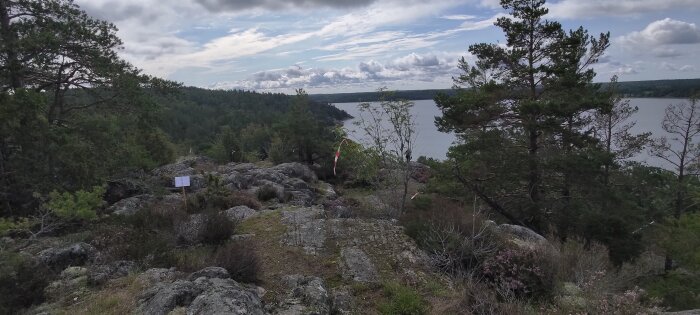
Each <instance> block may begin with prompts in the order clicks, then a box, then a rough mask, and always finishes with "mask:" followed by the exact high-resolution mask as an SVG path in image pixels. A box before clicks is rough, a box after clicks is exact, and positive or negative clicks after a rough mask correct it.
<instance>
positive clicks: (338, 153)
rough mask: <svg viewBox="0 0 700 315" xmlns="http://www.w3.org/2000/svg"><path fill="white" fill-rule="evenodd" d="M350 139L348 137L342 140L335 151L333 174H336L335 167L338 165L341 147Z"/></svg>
mask: <svg viewBox="0 0 700 315" xmlns="http://www.w3.org/2000/svg"><path fill="white" fill-rule="evenodd" d="M346 141H348V139H347V138H345V139H343V141H340V144H339V145H338V150H337V151H335V158H334V159H333V176H335V175H336V174H335V167H336V166H337V165H338V159H339V158H340V147H342V146H343V143H345V142H346Z"/></svg>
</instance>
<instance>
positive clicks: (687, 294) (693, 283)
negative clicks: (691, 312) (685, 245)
mask: <svg viewBox="0 0 700 315" xmlns="http://www.w3.org/2000/svg"><path fill="white" fill-rule="evenodd" d="M696 252H697V251H696ZM645 289H646V290H647V293H648V294H649V295H650V296H652V297H657V298H660V299H662V300H663V305H665V306H668V307H670V308H671V310H674V311H680V310H688V309H697V308H700V275H698V271H697V270H696V271H695V272H694V273H690V274H688V273H686V272H683V271H680V270H679V271H672V272H669V273H668V274H666V275H663V276H661V277H658V278H655V279H653V280H650V281H649V282H648V283H647V284H646V285H645Z"/></svg>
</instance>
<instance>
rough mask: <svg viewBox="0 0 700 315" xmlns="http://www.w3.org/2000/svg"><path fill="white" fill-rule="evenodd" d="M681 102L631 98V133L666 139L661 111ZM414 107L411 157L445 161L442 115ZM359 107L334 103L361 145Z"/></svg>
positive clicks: (448, 141)
mask: <svg viewBox="0 0 700 315" xmlns="http://www.w3.org/2000/svg"><path fill="white" fill-rule="evenodd" d="M685 101H686V100H684V99H670V98H632V99H630V105H632V106H637V107H638V108H639V111H638V112H637V114H636V115H635V116H634V117H633V119H634V120H636V121H637V124H636V126H635V127H634V128H633V129H632V132H633V133H642V132H651V133H652V137H655V138H658V137H662V136H666V134H665V133H664V131H663V130H662V129H661V120H662V119H663V117H664V109H665V108H666V106H667V105H668V104H676V103H681V102H685ZM414 103H415V106H413V109H412V110H411V114H413V117H415V120H416V125H417V127H416V129H417V138H416V144H415V150H414V153H413V156H414V157H415V158H417V157H419V156H421V155H424V156H427V157H432V158H436V159H440V160H442V159H445V156H446V154H447V149H448V148H449V147H450V146H451V145H452V143H453V142H454V141H456V140H457V138H456V137H455V135H453V134H447V133H442V132H439V131H438V130H437V127H436V126H435V117H436V116H441V115H442V113H441V112H440V110H439V109H438V108H437V105H436V104H435V102H433V101H432V100H422V101H414ZM358 104H359V103H337V104H334V105H335V106H336V107H338V108H340V109H342V110H345V111H346V112H348V113H349V114H350V115H352V116H353V117H355V119H350V120H346V121H345V122H344V127H345V128H346V129H347V130H349V131H350V139H351V140H354V141H358V142H361V143H362V142H363V140H364V139H365V137H364V136H363V133H362V131H361V129H360V127H358V126H355V125H354V124H353V123H354V122H355V121H356V120H357V119H358V118H359V116H360V111H359V108H358ZM634 159H635V160H637V161H643V162H647V163H648V164H650V165H653V166H661V167H668V165H667V164H665V163H663V162H662V161H659V160H658V158H652V157H650V156H649V155H648V153H647V152H643V153H642V154H640V155H639V156H637V157H635V158H634Z"/></svg>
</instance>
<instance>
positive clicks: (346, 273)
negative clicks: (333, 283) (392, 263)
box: [340, 247, 379, 283]
mask: <svg viewBox="0 0 700 315" xmlns="http://www.w3.org/2000/svg"><path fill="white" fill-rule="evenodd" d="M340 257H341V258H342V261H341V270H342V272H343V277H345V278H348V279H352V280H353V281H357V282H364V283H374V282H378V281H379V274H378V273H377V268H376V267H375V266H374V264H373V263H372V261H371V260H370V258H369V257H368V256H367V254H365V252H364V251H362V250H361V249H359V248H357V247H350V248H343V249H341V250H340Z"/></svg>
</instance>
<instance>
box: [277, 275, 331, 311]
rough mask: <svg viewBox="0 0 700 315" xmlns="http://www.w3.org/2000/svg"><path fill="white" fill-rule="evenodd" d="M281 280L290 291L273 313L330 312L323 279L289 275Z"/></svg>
mask: <svg viewBox="0 0 700 315" xmlns="http://www.w3.org/2000/svg"><path fill="white" fill-rule="evenodd" d="M283 281H284V282H285V283H286V284H287V287H289V288H290V291H289V294H288V295H287V298H286V299H285V300H284V301H283V302H282V303H280V305H279V306H277V307H276V309H274V310H273V311H272V313H273V314H277V315H297V314H298V315H301V314H318V315H328V314H331V304H332V300H331V296H330V294H329V292H328V290H327V289H326V286H325V283H324V281H323V279H321V278H318V277H305V276H302V275H289V276H285V277H284V279H283Z"/></svg>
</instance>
